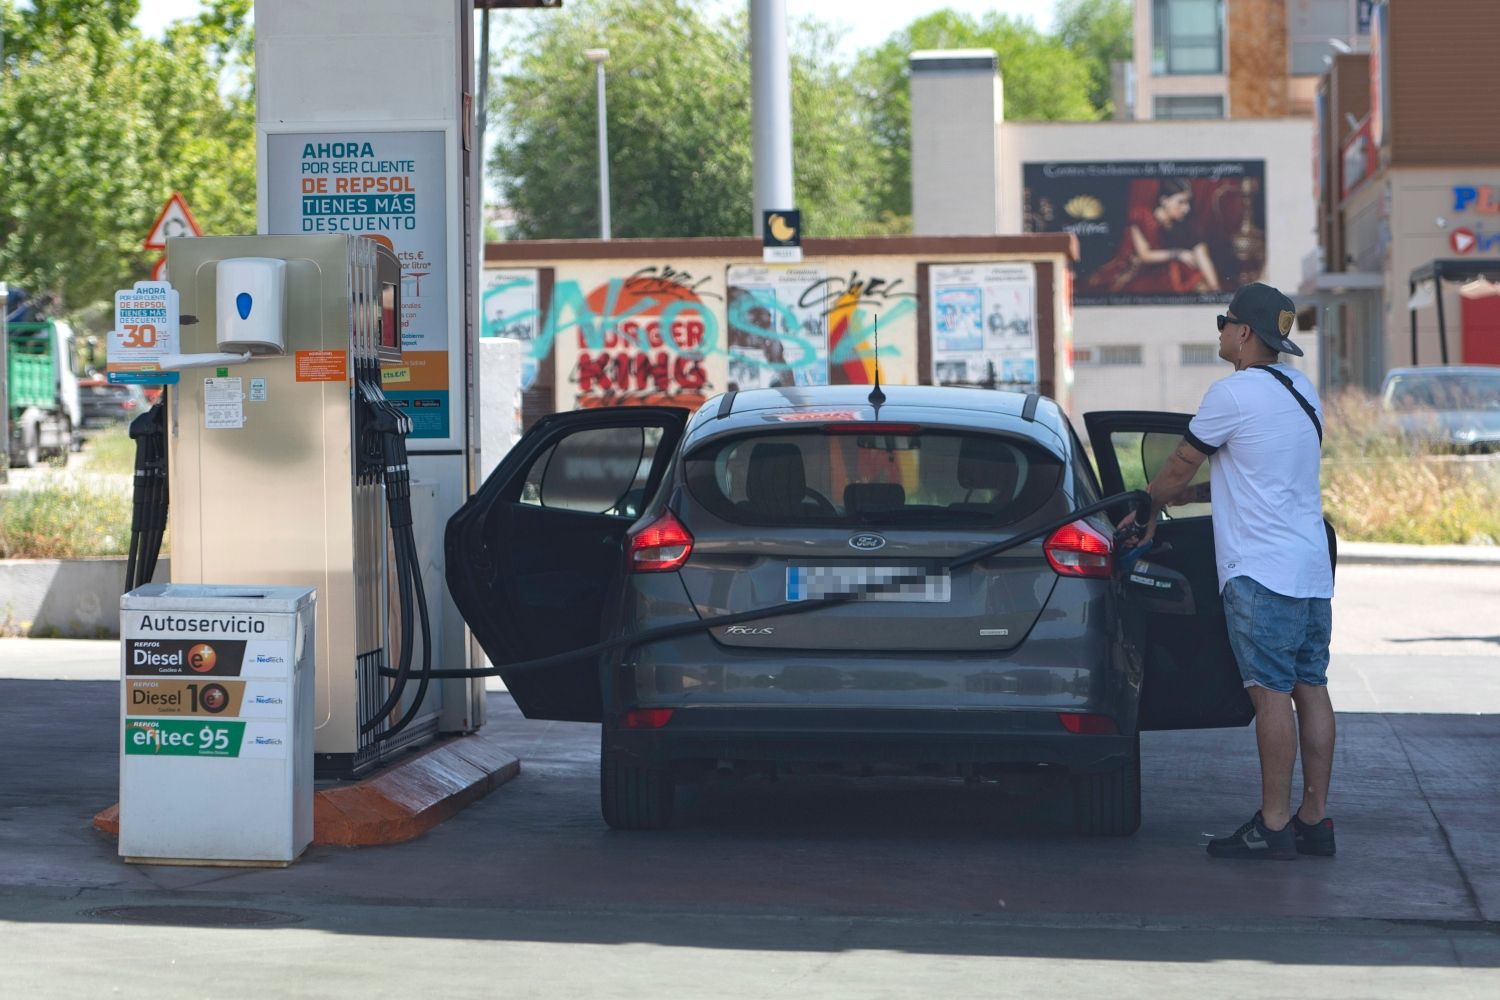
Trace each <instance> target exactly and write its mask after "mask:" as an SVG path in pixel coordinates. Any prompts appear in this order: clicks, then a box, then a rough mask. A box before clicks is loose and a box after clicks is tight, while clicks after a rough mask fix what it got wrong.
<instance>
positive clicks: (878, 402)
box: [869, 313, 885, 418]
mask: <svg viewBox="0 0 1500 1000" xmlns="http://www.w3.org/2000/svg"><path fill="white" fill-rule="evenodd" d="M869 399H870V405H871V406H873V407H875V416H876V417H877V418H879V416H880V407H881V406H882V405H883V404H884V403H885V393H883V392H881V391H880V314H879V313H876V314H875V388H873V389H871V390H870V396H869Z"/></svg>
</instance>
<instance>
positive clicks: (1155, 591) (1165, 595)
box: [1083, 410, 1255, 730]
mask: <svg viewBox="0 0 1500 1000" xmlns="http://www.w3.org/2000/svg"><path fill="white" fill-rule="evenodd" d="M1191 419H1192V416H1191V415H1190V414H1186V413H1154V412H1147V411H1129V410H1120V411H1110V412H1101V413H1087V414H1084V418H1083V422H1084V426H1085V427H1086V428H1087V430H1088V435H1089V444H1090V445H1091V446H1092V448H1093V450H1094V461H1095V462H1096V464H1097V465H1098V469H1099V479H1100V483H1101V485H1102V486H1103V487H1104V492H1105V494H1106V495H1109V494H1111V493H1119V492H1122V491H1124V490H1138V489H1145V487H1146V484H1147V483H1148V482H1149V481H1150V480H1151V478H1152V477H1153V476H1155V475H1156V473H1157V472H1158V471H1160V469H1161V467H1162V466H1163V465H1165V464H1166V460H1167V458H1168V457H1169V456H1171V454H1172V452H1173V450H1174V449H1176V447H1177V444H1178V442H1179V441H1181V440H1182V436H1183V433H1184V432H1185V431H1186V430H1187V426H1188V421H1189V420H1191ZM1207 481H1208V463H1207V462H1205V463H1204V464H1203V466H1202V467H1201V468H1200V469H1199V470H1198V473H1197V475H1196V476H1195V477H1194V479H1193V483H1194V484H1197V483H1206V482H1207ZM1210 510H1211V507H1210V504H1209V503H1192V504H1186V505H1183V506H1180V507H1168V508H1166V509H1165V510H1164V511H1162V513H1161V515H1160V516H1159V517H1158V523H1157V528H1156V538H1155V544H1154V545H1153V547H1152V549H1151V550H1150V551H1149V552H1147V553H1146V554H1145V556H1144V557H1143V558H1142V559H1141V561H1140V562H1138V563H1137V564H1136V566H1135V567H1134V568H1133V569H1132V570H1131V571H1130V572H1129V573H1128V574H1127V576H1126V579H1125V581H1124V587H1125V592H1126V595H1127V597H1126V601H1127V607H1128V608H1129V609H1130V611H1131V612H1133V613H1137V614H1141V615H1142V616H1143V618H1144V630H1143V631H1144V636H1145V638H1144V645H1145V675H1144V678H1143V680H1142V684H1141V711H1140V728H1141V729H1142V730H1151V729H1213V728H1219V727H1228V726H1243V725H1246V724H1247V723H1249V721H1250V720H1251V719H1252V718H1254V717H1255V710H1254V708H1253V707H1252V705H1251V703H1250V696H1249V694H1247V693H1246V691H1245V688H1244V684H1243V682H1242V681H1241V680H1240V672H1239V667H1238V666H1237V665H1236V663H1235V659H1234V653H1233V651H1232V650H1231V649H1230V647H1229V631H1228V628H1227V626H1226V625H1225V622H1224V603H1223V601H1222V600H1221V599H1220V597H1219V579H1218V570H1217V568H1216V566H1215V562H1214V533H1213V521H1212V519H1211V517H1210ZM1127 512H1128V511H1127V509H1126V508H1121V509H1120V510H1119V511H1112V512H1111V513H1112V515H1113V517H1114V519H1115V521H1116V522H1118V521H1119V520H1120V519H1121V518H1123V517H1124V516H1125V514H1126V513H1127Z"/></svg>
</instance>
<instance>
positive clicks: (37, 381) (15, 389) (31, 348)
mask: <svg viewBox="0 0 1500 1000" xmlns="http://www.w3.org/2000/svg"><path fill="white" fill-rule="evenodd" d="M6 341H7V343H6V347H7V350H6V352H5V356H6V390H7V391H6V396H7V397H8V399H7V403H8V413H7V416H8V417H9V425H10V464H11V465H12V466H13V467H17V468H29V467H30V466H33V465H36V464H37V463H38V462H40V461H42V459H44V458H66V457H67V454H68V452H69V450H71V449H72V448H73V446H74V444H75V443H76V441H77V440H78V438H77V435H78V429H79V428H80V427H81V426H82V425H83V412H82V406H81V403H80V401H79V395H78V373H77V371H76V370H75V367H74V364H75V362H74V337H73V330H72V328H71V327H69V326H68V324H66V323H64V322H63V321H61V320H56V319H44V320H40V321H37V322H31V323H16V322H13V323H10V324H9V326H8V327H7V328H6Z"/></svg>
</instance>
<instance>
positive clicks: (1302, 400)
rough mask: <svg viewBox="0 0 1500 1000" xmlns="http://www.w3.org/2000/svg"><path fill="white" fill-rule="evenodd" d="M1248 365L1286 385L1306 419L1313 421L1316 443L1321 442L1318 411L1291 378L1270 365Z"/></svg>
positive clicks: (1321, 432) (1321, 429)
mask: <svg viewBox="0 0 1500 1000" xmlns="http://www.w3.org/2000/svg"><path fill="white" fill-rule="evenodd" d="M1250 367H1251V368H1259V369H1260V370H1261V371H1263V372H1270V373H1271V375H1272V376H1273V377H1274V378H1275V379H1276V381H1278V382H1280V383H1281V384H1282V385H1284V386H1286V391H1287V392H1289V393H1291V394H1292V397H1293V398H1294V399H1296V400H1297V405H1299V406H1301V407H1302V412H1303V413H1305V414H1307V419H1308V420H1311V421H1312V422H1313V429H1314V430H1316V431H1317V432H1318V444H1322V443H1323V425H1322V424H1321V423H1320V422H1319V421H1318V411H1317V410H1314V409H1313V407H1312V404H1311V403H1309V402H1308V401H1307V397H1306V396H1304V395H1302V393H1300V392H1298V391H1297V387H1296V386H1295V385H1292V380H1291V379H1289V378H1287V377H1286V374H1285V373H1284V372H1279V371H1277V370H1276V369H1275V368H1272V367H1271V366H1270V365H1251V366H1250Z"/></svg>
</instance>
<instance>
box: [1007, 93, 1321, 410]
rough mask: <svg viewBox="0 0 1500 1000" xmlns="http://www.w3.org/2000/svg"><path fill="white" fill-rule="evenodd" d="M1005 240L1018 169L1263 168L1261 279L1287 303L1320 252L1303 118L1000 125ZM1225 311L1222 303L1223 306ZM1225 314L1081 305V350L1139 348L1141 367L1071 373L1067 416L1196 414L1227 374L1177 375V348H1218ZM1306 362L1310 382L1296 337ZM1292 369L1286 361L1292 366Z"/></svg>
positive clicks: (1015, 212)
mask: <svg viewBox="0 0 1500 1000" xmlns="http://www.w3.org/2000/svg"><path fill="white" fill-rule="evenodd" d="M1001 130H1002V133H1003V134H1002V139H1001V143H1000V148H1001V160H1000V173H999V177H998V187H999V191H1000V221H1001V232H1003V233H1018V232H1021V231H1022V198H1023V189H1022V172H1021V168H1022V165H1023V164H1025V163H1036V162H1043V161H1049V160H1079V161H1094V162H1099V161H1111V160H1264V161H1265V164H1266V173H1265V190H1264V192H1263V195H1264V196H1265V197H1267V198H1268V199H1269V200H1268V202H1267V205H1266V230H1267V232H1266V255H1267V266H1266V276H1265V278H1264V279H1263V280H1265V281H1267V282H1268V283H1270V284H1272V285H1275V286H1276V287H1278V288H1280V289H1281V290H1282V291H1285V292H1287V293H1288V294H1291V295H1293V297H1294V298H1295V291H1296V289H1297V286H1298V284H1299V282H1300V280H1301V277H1302V270H1301V267H1302V258H1303V256H1304V255H1306V254H1307V253H1309V252H1311V251H1312V250H1313V248H1314V247H1315V245H1316V243H1317V234H1316V232H1315V231H1314V225H1315V218H1316V216H1315V207H1314V206H1315V203H1314V200H1313V189H1312V183H1313V176H1312V165H1311V149H1312V122H1311V121H1310V120H1309V119H1279V120H1257V121H1190V122H1188V121H1173V122H1165V121H1162V122H1147V121H1133V122H1130V121H1122V122H1078V123H1073V122H1027V123H1013V122H1007V123H1006V124H1004V125H1002V126H1001ZM1226 302H1227V297H1226ZM1222 311H1223V307H1222V306H1212V305H1182V306H1077V307H1075V309H1074V319H1073V341H1074V345H1075V349H1077V348H1097V347H1099V346H1102V345H1123V344H1140V345H1141V346H1142V348H1143V351H1142V362H1143V363H1142V364H1141V365H1139V366H1129V365H1122V366H1099V365H1094V366H1085V365H1080V366H1078V367H1077V369H1076V370H1075V373H1074V383H1073V393H1074V402H1073V407H1072V409H1073V412H1074V413H1082V412H1085V411H1087V410H1103V409H1151V410H1159V409H1167V410H1181V411H1188V412H1190V411H1192V410H1195V409H1196V408H1197V405H1198V401H1199V400H1200V399H1201V398H1202V395H1203V392H1204V390H1205V389H1207V388H1208V386H1209V385H1210V384H1211V383H1212V382H1214V381H1215V380H1216V379H1218V378H1221V377H1223V376H1224V375H1225V374H1227V373H1228V371H1229V368H1228V366H1227V365H1224V364H1219V365H1209V366H1191V367H1183V366H1182V365H1181V364H1180V363H1179V359H1180V345H1182V344H1205V343H1207V344H1211V343H1215V342H1216V341H1217V339H1218V330H1217V329H1216V327H1215V325H1214V317H1215V316H1216V315H1217V314H1218V313H1220V312H1222ZM1294 338H1295V339H1296V340H1297V342H1298V344H1299V345H1301V346H1302V348H1303V350H1305V351H1306V352H1307V357H1305V358H1301V359H1296V363H1297V365H1298V367H1300V368H1301V369H1302V370H1303V371H1305V372H1307V373H1308V374H1309V376H1310V377H1312V378H1316V373H1317V357H1316V353H1317V352H1316V337H1315V335H1314V333H1313V332H1312V331H1308V332H1307V333H1305V334H1294ZM1289 360H1290V359H1289Z"/></svg>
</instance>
